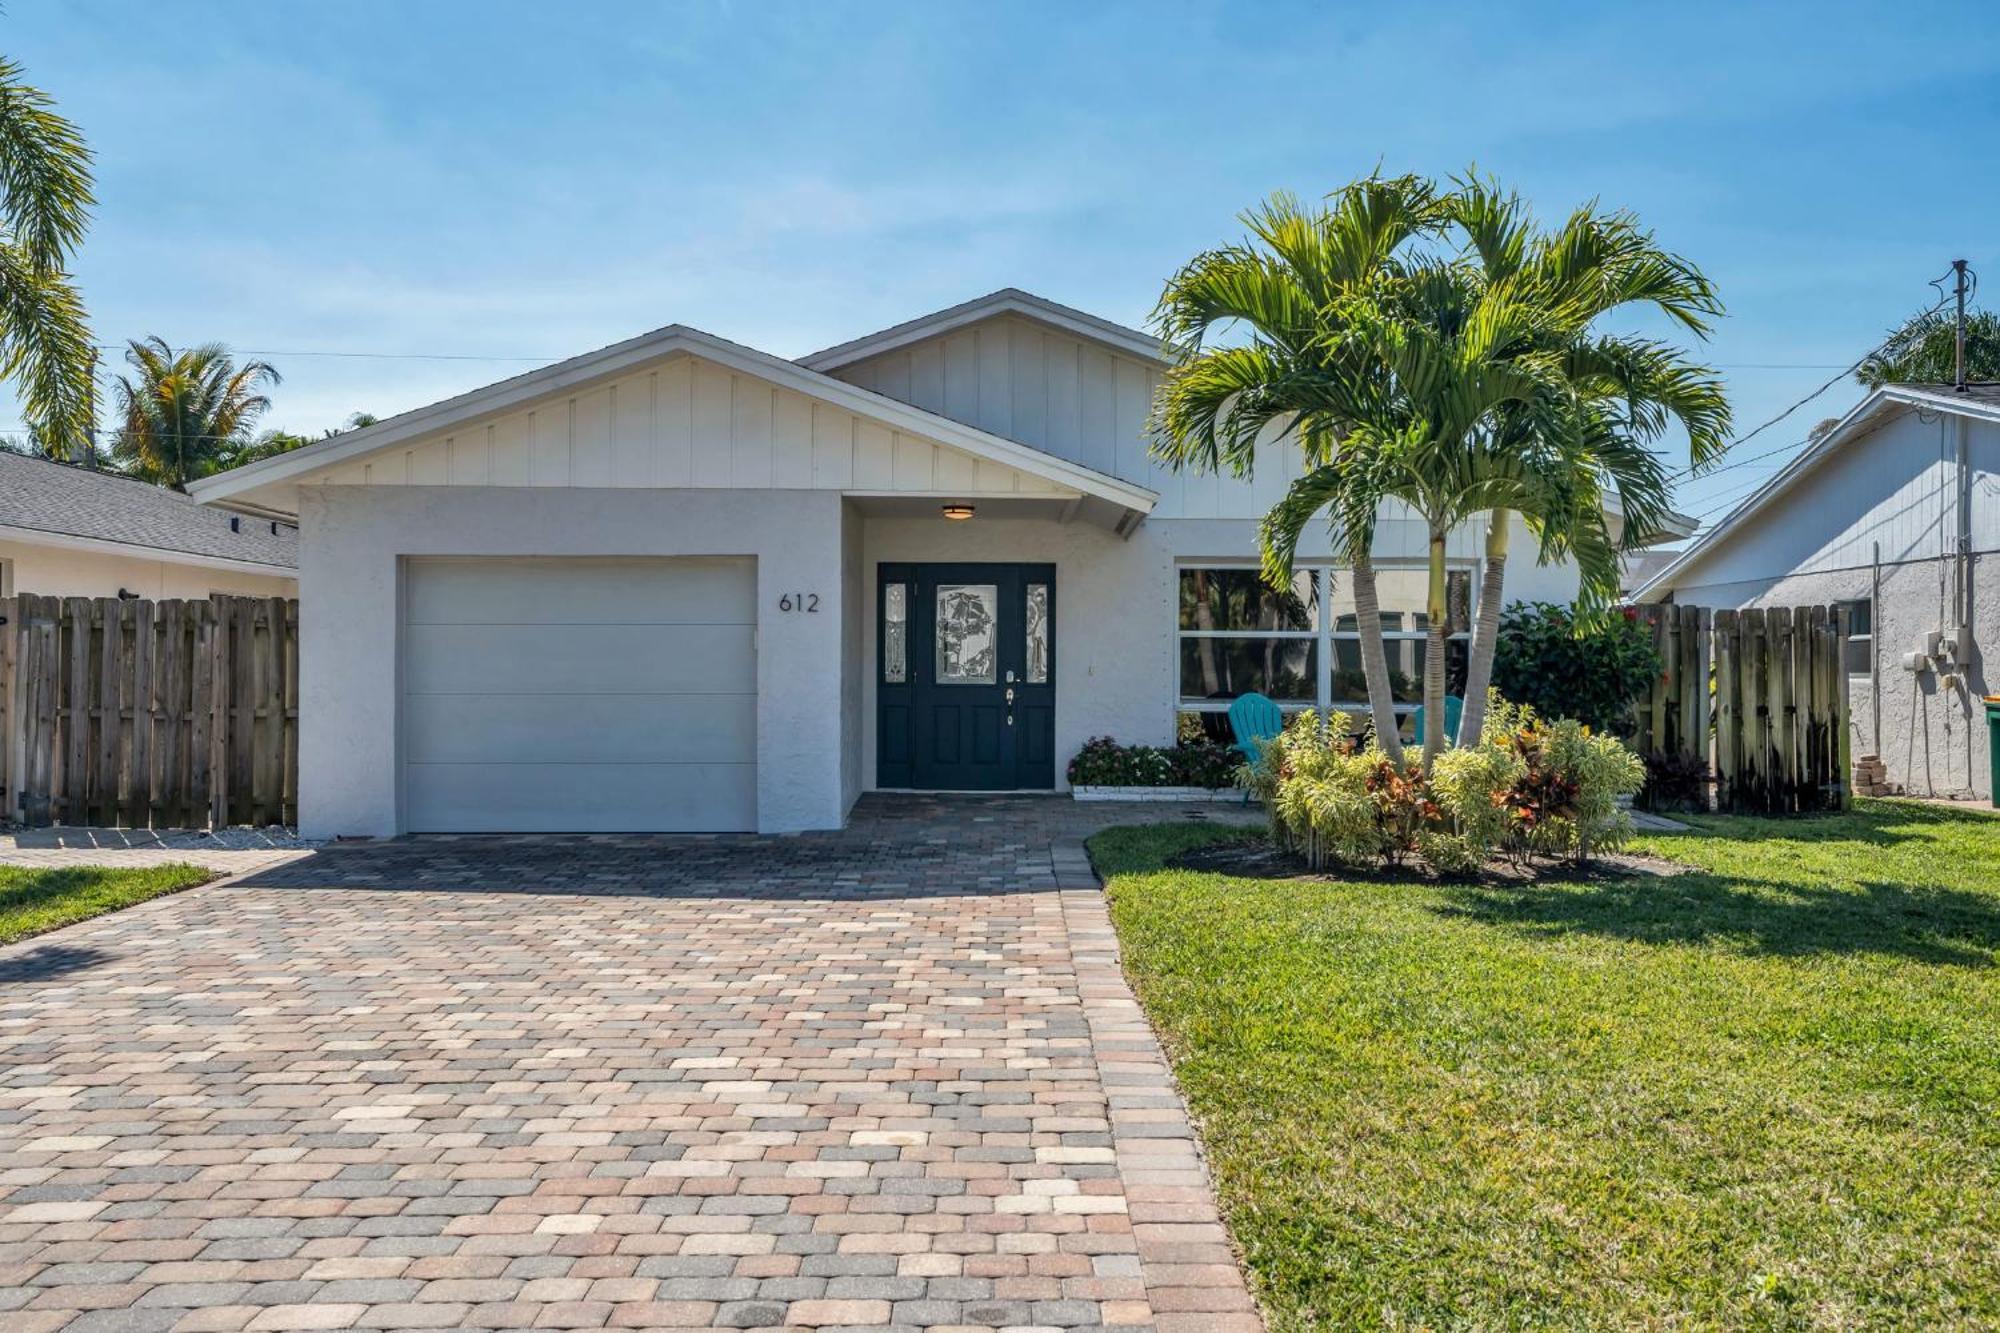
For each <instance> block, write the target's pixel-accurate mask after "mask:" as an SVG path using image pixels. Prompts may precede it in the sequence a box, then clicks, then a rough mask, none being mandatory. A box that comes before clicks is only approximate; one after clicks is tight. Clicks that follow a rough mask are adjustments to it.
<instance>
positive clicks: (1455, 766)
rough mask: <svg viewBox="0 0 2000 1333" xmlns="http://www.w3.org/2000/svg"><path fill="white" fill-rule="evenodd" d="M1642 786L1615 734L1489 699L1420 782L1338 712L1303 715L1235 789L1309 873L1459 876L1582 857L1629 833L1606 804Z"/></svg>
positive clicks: (1634, 761)
mask: <svg viewBox="0 0 2000 1333" xmlns="http://www.w3.org/2000/svg"><path fill="white" fill-rule="evenodd" d="M1644 779H1645V766H1644V765H1643V764H1642V763H1640V761H1639V759H1638V757H1637V756H1635V755H1634V754H1632V752H1631V751H1630V750H1628V749H1626V747H1625V746H1624V745H1623V744H1622V743H1621V742H1620V741H1618V740H1617V739H1616V738H1615V737H1612V736H1607V735H1605V734H1603V733H1601V732H1593V731H1592V730H1591V729H1590V728H1589V727H1587V726H1585V725H1584V724H1583V723H1581V722H1578V721H1576V720H1575V719H1573V718H1563V719H1560V720H1558V721H1555V722H1548V721H1545V720H1543V719H1542V718H1541V717H1540V716H1539V715H1538V714H1537V713H1536V712H1535V710H1534V709H1532V708H1529V707H1527V706H1525V705H1518V704H1510V703H1507V702H1506V701H1504V700H1500V699H1497V698H1496V699H1495V700H1494V701H1493V703H1492V705H1491V707H1490V709H1489V711H1488V713H1487V718H1486V728H1485V732H1484V735H1483V736H1482V737H1481V740H1480V743H1479V744H1477V745H1469V746H1460V747H1457V748H1454V749H1451V750H1447V751H1445V752H1444V753H1443V754H1441V755H1439V756H1438V758H1437V761H1436V762H1435V763H1434V764H1433V765H1432V768H1431V771H1430V773H1429V775H1428V776H1427V777H1426V776H1424V775H1423V774H1421V773H1418V772H1416V771H1414V770H1412V771H1409V772H1405V771H1403V770H1401V769H1398V768H1397V767H1396V765H1395V764H1393V763H1391V762H1390V760H1389V759H1388V757H1387V756H1386V755H1384V754H1383V753H1382V752H1381V751H1380V750H1377V749H1374V748H1372V747H1363V746H1361V745H1360V744H1359V743H1358V742H1357V741H1356V739H1355V737H1354V734H1353V728H1352V722H1351V720H1350V719H1349V718H1348V717H1347V716H1346V715H1345V714H1342V713H1335V714H1334V715H1333V716H1332V717H1330V718H1328V719H1327V720H1326V721H1325V722H1321V721H1320V720H1319V719H1318V718H1317V717H1316V716H1315V715H1314V714H1311V713H1304V714H1301V715H1300V716H1299V717H1297V718H1295V719H1293V721H1292V723H1291V724H1290V725H1289V726H1287V727H1286V728H1285V731H1284V733H1283V734H1282V735H1281V736H1279V737H1278V738H1277V740H1275V741H1274V742H1272V743H1271V744H1270V745H1268V746H1266V747H1265V749H1264V752H1263V754H1262V755H1261V756H1260V757H1259V760H1258V762H1257V763H1256V764H1255V765H1253V766H1251V767H1250V768H1248V769H1247V770H1245V778H1244V781H1245V783H1246V785H1248V786H1249V787H1250V789H1251V790H1252V791H1254V792H1255V793H1257V794H1258V795H1259V796H1261V797H1263V798H1264V800H1265V802H1266V804H1267V806H1268V807H1269V809H1270V812H1271V826H1272V835H1273V837H1274V838H1275V839H1276V840H1277V841H1278V842H1279V844H1280V845H1281V846H1284V847H1286V848H1288V849H1290V850H1292V851H1293V852H1295V853H1297V854H1298V855H1300V856H1301V857H1303V858H1304V859H1305V861H1306V862H1307V864H1308V865H1311V866H1313V867H1314V868H1320V867H1323V866H1325V865H1327V864H1337V865H1343V866H1351V867H1368V866H1374V865H1390V866H1396V865H1401V864H1403V863H1404V862H1406V861H1408V860H1411V859H1415V860H1418V861H1421V862H1422V863H1423V864H1424V865H1426V866H1428V867H1429V868H1430V869H1431V870H1432V871H1434V872H1436V873H1438V874H1444V875H1464V874H1469V873H1472V872H1474V871H1476V870H1477V869H1478V868H1479V867H1480V866H1481V865H1483V864H1484V863H1485V862H1486V861H1488V860H1489V859H1492V858H1494V857H1507V858H1510V859H1512V860H1515V861H1517V862H1525V861H1527V860H1529V859H1531V858H1533V857H1536V856H1543V857H1568V858H1573V859H1576V860H1579V861H1581V860H1584V859H1587V858H1588V857H1589V856H1590V855H1592V854H1593V853H1596V852H1602V851H1609V850H1613V849H1615V848H1616V847H1618V846H1619V845H1621V844H1622V843H1623V842H1624V841H1625V840H1626V839H1627V838H1628V837H1630V836H1631V833H1632V822H1631V817H1630V816H1629V815H1627V814H1626V813H1625V812H1624V811H1623V810H1622V809H1620V808H1619V805H1618V798H1619V797H1620V796H1625V795H1630V794H1631V793H1632V792H1635V791H1637V790H1638V789H1639V786H1640V784H1641V783H1642V782H1643V781H1644Z"/></svg>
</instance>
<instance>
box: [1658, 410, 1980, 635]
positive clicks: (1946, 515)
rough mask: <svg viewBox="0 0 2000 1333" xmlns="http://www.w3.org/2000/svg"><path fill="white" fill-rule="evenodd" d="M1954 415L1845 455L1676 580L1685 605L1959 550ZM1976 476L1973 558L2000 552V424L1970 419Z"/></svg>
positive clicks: (1911, 425)
mask: <svg viewBox="0 0 2000 1333" xmlns="http://www.w3.org/2000/svg"><path fill="white" fill-rule="evenodd" d="M1961 420H1965V419H1964V418H1961V417H1959V416H1958V415H1956V414H1953V413H1936V414H1933V413H1928V412H1919V411H1917V410H1915V409H1905V410H1903V411H1900V412H1898V413H1896V414H1895V415H1894V416H1892V417H1890V418H1888V419H1887V420H1885V421H1884V422H1882V424H1881V425H1879V426H1878V427H1876V428H1875V429H1874V430H1872V431H1870V432H1869V433H1867V434H1866V435H1863V436H1861V437H1859V438H1857V439H1853V440H1850V441H1848V442H1847V443H1846V444H1845V445H1844V446H1842V447H1841V448H1839V449H1838V450H1837V451H1835V452H1834V453H1833V454H1832V455H1831V456H1829V457H1828V458H1826V459H1825V460H1823V461H1822V462H1821V463H1819V464H1818V466H1816V467H1814V468H1813V469H1812V470H1811V471H1810V472H1808V473H1806V474H1805V475H1804V476H1803V477H1801V478H1799V480H1797V481H1796V482H1794V483H1793V484H1792V485H1791V487H1790V488H1789V489H1787V490H1785V491H1783V492H1781V493H1780V494H1778V495H1777V496H1775V497H1774V498H1773V499H1772V500H1771V501H1770V502H1769V503H1768V504H1766V505H1765V506H1764V507H1763V508H1762V509H1761V510H1759V511H1758V512H1756V513H1754V514H1751V515H1749V516H1747V517H1746V518H1745V519H1744V520H1743V522H1742V524H1741V526H1740V527H1739V528H1738V529H1737V530H1736V531H1734V532H1732V533H1730V534H1728V535H1727V536H1725V537H1723V538H1721V539H1720V540H1718V541H1717V543H1716V545H1715V546H1714V547H1713V548H1712V549H1711V550H1710V551H1708V552H1706V553H1704V554H1702V555H1701V556H1699V557H1697V558H1696V559H1695V560H1694V561H1693V562H1692V563H1691V564H1690V565H1689V566H1688V567H1687V568H1686V569H1684V570H1682V571H1680V573H1679V574H1678V575H1676V577H1675V579H1674V583H1673V587H1674V592H1675V596H1676V598H1677V599H1678V600H1680V601H1684V602H1703V603H1705V604H1707V603H1709V602H1711V601H1712V600H1714V599H1711V598H1709V597H1706V596H1704V595H1703V590H1704V589H1711V588H1713V589H1717V590H1718V591H1726V592H1728V593H1729V596H1728V597H1727V598H1724V599H1722V601H1721V602H1720V603H1719V604H1726V605H1731V606H1734V605H1737V604H1739V602H1740V601H1742V600H1747V599H1746V598H1744V597H1742V596H1739V593H1740V592H1741V589H1740V588H1739V586H1738V585H1751V584H1757V583H1760V582H1762V581H1767V580H1772V579H1780V578H1788V577H1795V576H1798V575H1803V574H1825V573H1832V572H1835V571H1838V570H1846V569H1866V568H1868V567H1869V565H1870V563H1871V561H1872V560H1873V559H1874V552H1875V548H1876V547H1877V545H1879V546H1880V548H1881V558H1882V562H1883V564H1885V565H1896V564H1907V563H1911V562H1916V561H1930V560H1936V559H1937V558H1938V557H1939V556H1941V555H1946V554H1949V553H1951V552H1952V551H1954V550H1955V549H1956V541H1957V535H1958V514H1957V509H1956V506H1957V503H1958V498H1957V496H1958V480H1957V469H1958V430H1959V422H1960V421H1961ZM1965 429H1966V430H1967V431H1968V432H1969V434H1968V437H1967V461H1968V463H1969V465H1970V469H1971V472H1972V485H1971V495H1972V506H1971V514H1970V516H1969V517H1970V524H1971V528H1972V550H1973V551H1974V552H1980V551H1994V550H2000V504H1996V503H1995V499H1996V497H2000V425H1996V424H1994V423H1993V422H1989V421H1979V420H1965Z"/></svg>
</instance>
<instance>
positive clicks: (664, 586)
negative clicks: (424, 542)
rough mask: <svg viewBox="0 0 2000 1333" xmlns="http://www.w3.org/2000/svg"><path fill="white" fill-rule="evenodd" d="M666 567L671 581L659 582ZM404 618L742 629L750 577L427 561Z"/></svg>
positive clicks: (594, 563) (653, 567) (688, 563)
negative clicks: (674, 625)
mask: <svg viewBox="0 0 2000 1333" xmlns="http://www.w3.org/2000/svg"><path fill="white" fill-rule="evenodd" d="M668 563H671V566H672V571H673V572H672V575H671V576H670V577H662V567H663V566H664V565H667V564H668ZM419 568H420V576H419V577H416V578H412V579H411V580H410V586H409V590H408V610H407V613H406V618H407V619H408V621H409V623H411V624H413V625H424V624H432V625H436V624H451V625H467V624H513V625H588V624H594V623H604V622H619V621H622V622H630V623H652V624H670V625H671V624H688V625H700V624H717V623H721V624H747V623H749V622H750V621H751V620H752V619H754V612H755V608H756V605H757V571H756V567H755V566H754V565H752V564H751V563H750V562H749V561H746V560H674V561H672V562H665V561H658V560H652V561H646V560H636V561H635V560H611V559H605V560H597V559H587V558H577V559H570V558H565V559H561V560H535V559H517V560H427V561H424V562H422V564H421V566H420V567H419Z"/></svg>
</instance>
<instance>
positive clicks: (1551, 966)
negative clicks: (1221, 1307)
mask: <svg viewBox="0 0 2000 1333" xmlns="http://www.w3.org/2000/svg"><path fill="white" fill-rule="evenodd" d="M1228 836H1231V835H1230V834H1229V833H1228V832H1227V831H1222V830H1214V829H1202V828H1198V827H1193V828H1191V827H1188V826H1185V825H1182V826H1175V827H1167V828H1145V829H1116V830H1112V831H1110V832H1107V833H1104V834H1102V835H1100V836H1099V837H1097V838H1096V839H1094V840H1093V841H1092V843H1091V853H1092V855H1093V857H1094V858H1095V860H1096V863H1097V866H1098V869H1099V870H1100V872H1102V873H1103V874H1104V875H1105V878H1106V881H1107V883H1108V886H1109V891H1110V895H1111V905H1112V914H1113V917H1114V919H1115V921H1116V923H1117V926H1118V932H1119V937H1120V939H1121V940H1122V942H1123V945H1124V950H1125V965H1126V967H1127V969H1128V971H1129V972H1130V973H1131V976H1132V979H1133V982H1134V984H1135V986H1136V987H1137V989H1138V992H1139V996H1140V999H1141V1000H1142V1001H1143V1003H1144V1004H1145V1007H1146V1010H1147V1012H1148V1013H1149V1014H1150V1015H1151V1016H1152V1019H1153V1022H1154V1024H1155V1025H1156V1026H1157V1027H1158V1028H1159V1030H1160V1031H1161V1033H1162V1034H1163V1036H1164V1037H1165V1038H1166V1040H1167V1043H1168V1045H1169V1048H1170V1051H1171V1054H1172V1056H1173V1059H1174V1064H1175V1068H1176V1070H1177V1072H1178V1074H1179V1076H1180V1079H1181V1083H1182V1086H1183V1088H1184V1089H1185V1090H1186V1093H1187V1096H1188V1098H1189V1101H1190V1102H1191V1104H1192V1106H1193V1109H1194V1112H1195V1115H1196V1118H1197V1119H1198V1121H1199V1122H1200V1124H1201V1129H1202V1134H1203V1138H1204V1140H1205V1141H1206V1144H1207V1147H1208V1151H1209V1153H1210V1157H1211V1162H1212V1165H1213V1168H1214V1171H1215V1174H1216V1178H1217V1185H1218V1188H1219V1190H1220V1192H1221V1195H1222V1203H1223V1208H1224V1211H1225V1213H1226V1214H1227V1216H1228V1219H1229V1222H1230V1224H1231V1226H1232V1227H1233V1228H1234V1230H1235V1235H1236V1238H1237V1241H1238V1243H1239V1244H1240V1245H1241V1246H1242V1247H1243V1249H1244V1252H1245V1255H1246V1257H1247V1259H1248V1263H1249V1267H1250V1270H1251V1274H1252V1279H1253V1281H1254V1283H1255V1285H1256V1287H1257V1290H1258V1293H1259V1296H1260V1298H1261V1300H1262V1301H1263V1302H1264V1306H1265V1312H1266V1315H1267V1317H1268V1318H1269V1319H1270V1321H1271V1326H1272V1328H1273V1330H1274V1331H1277V1330H1292V1329H1306V1328H1315V1329H1317V1328H1350V1327H1357V1326H1360V1327H1395V1328H1417V1327H1439V1328H1482V1329H1493V1328H1518V1327H1526V1326H1534V1327H1551V1326H1553V1327H1605V1328H1611V1327H1617V1328H1631V1327H1656V1328H1664V1327H1673V1328H1742V1327H1776V1328H1852V1327H1902V1328H1940V1327H1964V1326H1968V1325H1976V1326H1988V1327H1991V1326H1996V1325H2000V969H1996V967H1995V966H1994V963H1995V957H1996V951H2000V819H1996V818H1995V817H1993V816H1991V815H1986V814H1979V813H1972V812H1966V813H1960V812H1955V811H1944V810H1939V809H1935V808H1930V807H1924V806H1918V805H1911V804H1903V803H1898V802H1873V803H1864V805H1863V808H1862V809H1860V810H1859V811H1858V812H1857V813H1855V814H1853V815H1851V816H1842V817H1827V818H1820V819H1810V820H1795V821H1788V822H1776V821H1759V820H1748V819H1711V820H1707V821H1704V823H1703V828H1702V831H1701V835H1700V836H1696V835H1658V836H1653V837H1649V838H1648V839H1646V841H1645V842H1644V843H1643V849H1644V850H1647V851H1651V852H1654V853H1657V854H1659V855H1663V856H1667V857H1671V858H1674V859H1676V860H1679V861H1683V862H1686V863H1688V864H1690V865H1693V866H1695V867H1698V872H1697V873H1692V874H1687V875H1682V876H1677V877H1674V878H1670V879H1655V878H1642V877H1633V878H1629V879H1628V878H1621V879H1615V880H1603V881H1599V882H1595V883H1566V884H1553V885H1551V884H1543V885H1536V886H1519V885H1515V886H1507V887H1495V886H1477V885H1458V886H1447V885H1421V884H1383V883H1343V882H1311V881H1302V880H1262V881H1258V880H1247V879H1235V878H1228V877H1224V876H1220V875H1214V874H1198V873H1191V872H1186V871H1175V870H1168V869H1164V868H1163V864H1164V862H1165V860H1166V859H1167V857H1168V856H1170V855H1171V854H1172V853H1173V852H1174V851H1176V850H1178V849H1181V848H1184V847H1187V846H1190V845H1192V844H1194V843H1197V842H1200V841H1203V840H1206V839H1211V838H1216V837H1228ZM1237 836H1240V834H1238V835H1237Z"/></svg>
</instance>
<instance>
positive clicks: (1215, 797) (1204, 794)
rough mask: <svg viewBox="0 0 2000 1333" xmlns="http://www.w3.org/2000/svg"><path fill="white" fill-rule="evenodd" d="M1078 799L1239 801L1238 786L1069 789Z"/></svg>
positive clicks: (1241, 796) (1241, 794)
mask: <svg viewBox="0 0 2000 1333" xmlns="http://www.w3.org/2000/svg"><path fill="white" fill-rule="evenodd" d="M1069 792H1070V795H1071V796H1073V797H1075V798H1076V799H1077V800H1079V801H1240V800H1242V799H1243V790H1242V788H1240V787H1086V786H1078V787H1071V788H1070V789H1069Z"/></svg>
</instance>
